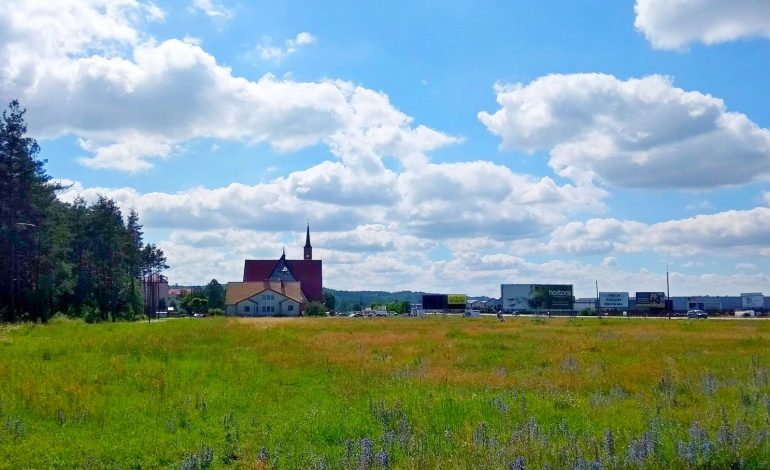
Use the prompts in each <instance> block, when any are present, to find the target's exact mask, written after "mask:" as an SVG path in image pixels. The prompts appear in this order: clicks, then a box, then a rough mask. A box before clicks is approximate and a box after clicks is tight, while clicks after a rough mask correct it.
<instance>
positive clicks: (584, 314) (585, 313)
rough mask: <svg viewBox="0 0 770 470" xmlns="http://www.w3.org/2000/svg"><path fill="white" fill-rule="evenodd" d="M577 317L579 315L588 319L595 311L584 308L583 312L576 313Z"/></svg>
mask: <svg viewBox="0 0 770 470" xmlns="http://www.w3.org/2000/svg"><path fill="white" fill-rule="evenodd" d="M578 315H580V316H581V317H589V316H591V315H596V310H595V309H592V308H587V307H586V308H584V309H583V310H581V311H580V312H578Z"/></svg>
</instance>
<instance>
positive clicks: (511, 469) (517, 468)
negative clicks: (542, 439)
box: [508, 455, 527, 470]
mask: <svg viewBox="0 0 770 470" xmlns="http://www.w3.org/2000/svg"><path fill="white" fill-rule="evenodd" d="M526 468H527V467H525V466H524V457H522V456H521V455H520V456H518V457H516V460H514V461H513V463H510V464H508V470H526Z"/></svg>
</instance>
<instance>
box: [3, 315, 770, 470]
mask: <svg viewBox="0 0 770 470" xmlns="http://www.w3.org/2000/svg"><path fill="white" fill-rule="evenodd" d="M769 371H770V322H767V321H755V320H748V321H714V320H706V321H704V320H701V321H694V320H676V321H668V320H628V319H605V320H597V319H594V318H591V319H583V320H581V319H534V318H516V319H509V320H508V321H506V322H504V323H498V322H497V321H496V320H495V319H493V318H482V319H464V318H429V319H414V318H385V319H363V318H357V319H349V318H317V319H264V320H241V319H225V318H207V319H176V320H169V321H164V322H158V323H153V324H147V323H117V324H100V325H87V324H84V323H80V322H74V321H66V320H64V321H61V320H60V321H55V322H52V323H51V324H49V325H43V326H39V325H38V326H36V325H21V326H13V325H6V326H0V467H1V468H94V469H97V468H98V469H102V468H122V469H129V468H189V469H193V468H273V469H277V468H290V469H294V468H312V469H327V468H357V469H369V468H371V469H377V468H415V469H416V468H503V469H508V468H511V469H513V468H533V469H534V468H543V467H546V466H549V467H551V468H599V467H598V465H601V466H602V467H603V468H659V467H666V468H670V467H674V468H692V467H706V468H729V467H733V468H740V467H741V466H742V467H744V468H767V467H768V466H769V465H770V463H769V462H770V398H768V395H770V382H769V377H768V372H769Z"/></svg>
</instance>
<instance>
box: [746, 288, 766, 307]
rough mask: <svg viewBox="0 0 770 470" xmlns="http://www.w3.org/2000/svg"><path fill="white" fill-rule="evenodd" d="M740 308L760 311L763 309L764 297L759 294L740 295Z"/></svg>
mask: <svg viewBox="0 0 770 470" xmlns="http://www.w3.org/2000/svg"><path fill="white" fill-rule="evenodd" d="M741 306H742V307H743V308H747V309H755V308H756V309H761V308H764V307H765V296H764V295H762V293H761V292H759V293H751V294H741Z"/></svg>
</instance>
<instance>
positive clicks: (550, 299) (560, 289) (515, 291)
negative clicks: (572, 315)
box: [500, 284, 575, 312]
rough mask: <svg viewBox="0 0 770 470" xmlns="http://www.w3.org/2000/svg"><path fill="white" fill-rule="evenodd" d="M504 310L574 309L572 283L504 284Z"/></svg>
mask: <svg viewBox="0 0 770 470" xmlns="http://www.w3.org/2000/svg"><path fill="white" fill-rule="evenodd" d="M500 290H501V295H502V302H503V310H505V311H506V312H513V311H529V310H572V308H573V305H574V299H575V298H574V296H573V294H572V292H573V291H572V285H570V284H502V285H501V286H500Z"/></svg>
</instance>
